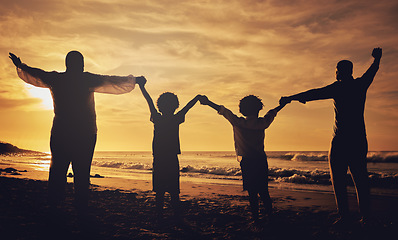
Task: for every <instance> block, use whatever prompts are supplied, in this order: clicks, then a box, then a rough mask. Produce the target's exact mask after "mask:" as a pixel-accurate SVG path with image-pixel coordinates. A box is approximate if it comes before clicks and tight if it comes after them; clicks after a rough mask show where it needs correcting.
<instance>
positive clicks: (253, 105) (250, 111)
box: [239, 95, 263, 116]
mask: <svg viewBox="0 0 398 240" xmlns="http://www.w3.org/2000/svg"><path fill="white" fill-rule="evenodd" d="M261 109H263V103H262V102H261V99H260V98H258V97H256V96H254V95H249V96H246V97H244V98H242V99H241V100H240V103H239V112H240V113H242V114H243V115H244V116H252V115H257V114H258V112H260V110H261Z"/></svg>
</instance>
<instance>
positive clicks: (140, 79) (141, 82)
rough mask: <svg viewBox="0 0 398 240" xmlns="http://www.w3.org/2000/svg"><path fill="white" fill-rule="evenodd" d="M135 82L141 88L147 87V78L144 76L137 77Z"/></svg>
mask: <svg viewBox="0 0 398 240" xmlns="http://www.w3.org/2000/svg"><path fill="white" fill-rule="evenodd" d="M135 81H136V83H137V84H138V85H139V86H145V84H146V78H145V77H144V76H140V77H136V78H135Z"/></svg>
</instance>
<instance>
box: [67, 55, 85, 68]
mask: <svg viewBox="0 0 398 240" xmlns="http://www.w3.org/2000/svg"><path fill="white" fill-rule="evenodd" d="M65 65H66V71H67V72H83V71H84V58H83V55H82V54H81V53H80V52H78V51H70V52H68V54H67V55H66V58H65Z"/></svg>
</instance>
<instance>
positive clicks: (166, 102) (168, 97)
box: [156, 92, 180, 114]
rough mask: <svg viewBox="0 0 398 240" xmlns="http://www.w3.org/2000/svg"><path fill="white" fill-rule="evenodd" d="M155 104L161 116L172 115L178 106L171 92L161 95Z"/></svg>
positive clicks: (176, 99) (175, 96)
mask: <svg viewBox="0 0 398 240" xmlns="http://www.w3.org/2000/svg"><path fill="white" fill-rule="evenodd" d="M156 104H157V105H158V108H159V111H160V112H161V113H162V114H172V113H174V111H175V110H176V109H177V108H178V107H179V106H180V103H179V101H178V97H177V95H175V94H174V93H171V92H165V93H162V94H161V95H160V96H159V98H158V101H157V103H156Z"/></svg>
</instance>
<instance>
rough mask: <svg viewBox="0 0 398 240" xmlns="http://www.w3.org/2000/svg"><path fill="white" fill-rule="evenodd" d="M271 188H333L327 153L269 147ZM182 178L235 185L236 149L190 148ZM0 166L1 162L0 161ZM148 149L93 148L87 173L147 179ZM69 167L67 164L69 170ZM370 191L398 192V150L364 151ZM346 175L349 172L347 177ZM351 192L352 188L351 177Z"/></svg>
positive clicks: (29, 156)
mask: <svg viewBox="0 0 398 240" xmlns="http://www.w3.org/2000/svg"><path fill="white" fill-rule="evenodd" d="M266 153H267V156H268V165H269V170H270V174H269V179H270V187H271V188H282V189H283V188H288V189H292V190H307V191H308V190H310V191H323V192H332V186H331V182H330V174H329V165H328V161H327V159H328V152H326V151H268V152H266ZM50 158H51V155H49V154H37V153H25V154H15V155H9V156H0V164H2V163H4V164H13V165H14V166H15V167H16V168H17V167H18V165H20V166H21V167H23V165H30V166H32V167H34V168H35V169H36V170H39V171H48V169H49V164H50ZM179 160H180V172H181V181H193V182H197V183H200V182H206V183H213V184H239V185H241V184H242V183H241V179H242V173H241V170H240V166H239V162H238V161H237V158H236V156H235V153H234V152H203V151H201V152H189V151H185V152H183V153H182V154H181V155H180V156H179ZM0 167H1V165H0ZM151 170H152V154H151V152H117V151H111V152H101V151H99V152H95V154H94V159H93V164H92V170H91V174H92V175H94V174H99V175H101V176H104V177H116V178H124V179H145V180H151ZM69 171H70V172H72V170H71V169H69ZM368 172H369V178H370V182H371V186H372V194H375V195H387V196H398V152H396V151H388V152H387V151H382V152H369V153H368ZM349 179H350V178H349V177H348V180H349ZM349 191H350V192H354V189H353V187H352V183H351V182H350V187H349Z"/></svg>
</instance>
